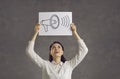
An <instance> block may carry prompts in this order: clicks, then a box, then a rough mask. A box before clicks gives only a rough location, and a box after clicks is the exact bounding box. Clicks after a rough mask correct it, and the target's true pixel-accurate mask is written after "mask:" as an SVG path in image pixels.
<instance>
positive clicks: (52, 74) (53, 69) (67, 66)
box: [26, 39, 88, 79]
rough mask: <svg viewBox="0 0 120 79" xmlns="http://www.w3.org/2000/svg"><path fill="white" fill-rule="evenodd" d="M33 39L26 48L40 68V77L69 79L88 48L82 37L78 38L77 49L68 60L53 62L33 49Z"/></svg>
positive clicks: (44, 78)
mask: <svg viewBox="0 0 120 79" xmlns="http://www.w3.org/2000/svg"><path fill="white" fill-rule="evenodd" d="M34 44H35V43H34V41H29V44H28V46H27V48H26V53H27V55H28V56H29V57H30V58H31V59H32V60H33V61H34V62H35V63H36V64H37V65H38V66H39V67H40V68H41V69H42V79H71V75H72V71H73V69H74V68H75V67H76V66H77V65H78V64H79V63H80V62H81V61H82V60H83V58H84V57H85V56H86V54H87V53H88V48H87V46H86V45H85V43H84V41H83V40H82V39H80V40H78V46H79V50H78V53H76V55H75V57H73V58H72V59H71V60H69V61H65V63H62V62H61V63H60V64H57V65H56V64H55V62H54V61H53V62H50V61H49V60H44V59H42V58H41V57H40V56H39V55H38V54H37V53H36V52H35V51H34Z"/></svg>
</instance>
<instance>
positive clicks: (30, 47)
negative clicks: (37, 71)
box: [26, 41, 45, 68]
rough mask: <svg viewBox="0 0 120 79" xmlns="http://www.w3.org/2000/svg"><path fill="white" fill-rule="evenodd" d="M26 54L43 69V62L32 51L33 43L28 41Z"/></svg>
mask: <svg viewBox="0 0 120 79" xmlns="http://www.w3.org/2000/svg"><path fill="white" fill-rule="evenodd" d="M26 54H27V55H28V56H29V57H30V58H31V59H32V61H33V62H35V63H36V64H37V65H38V66H39V67H40V68H41V67H43V65H44V62H45V60H43V59H42V58H41V57H40V56H39V55H38V54H37V53H36V52H35V51H34V41H29V43H28V46H27V48H26Z"/></svg>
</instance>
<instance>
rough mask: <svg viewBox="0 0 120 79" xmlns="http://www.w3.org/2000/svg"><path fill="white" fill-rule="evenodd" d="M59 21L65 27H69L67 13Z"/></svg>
mask: <svg viewBox="0 0 120 79" xmlns="http://www.w3.org/2000/svg"><path fill="white" fill-rule="evenodd" d="M61 21H62V23H61V25H62V26H64V27H67V28H68V27H69V25H70V18H69V16H68V15H66V16H64V17H62V18H61Z"/></svg>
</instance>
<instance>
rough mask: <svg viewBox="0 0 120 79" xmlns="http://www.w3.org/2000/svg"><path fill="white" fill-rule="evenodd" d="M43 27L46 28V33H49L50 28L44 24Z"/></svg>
mask: <svg viewBox="0 0 120 79" xmlns="http://www.w3.org/2000/svg"><path fill="white" fill-rule="evenodd" d="M43 27H44V30H45V32H47V31H48V26H46V25H44V24H43Z"/></svg>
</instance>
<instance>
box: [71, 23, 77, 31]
mask: <svg viewBox="0 0 120 79" xmlns="http://www.w3.org/2000/svg"><path fill="white" fill-rule="evenodd" d="M70 26H71V30H72V32H76V25H75V24H74V23H71V24H70Z"/></svg>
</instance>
